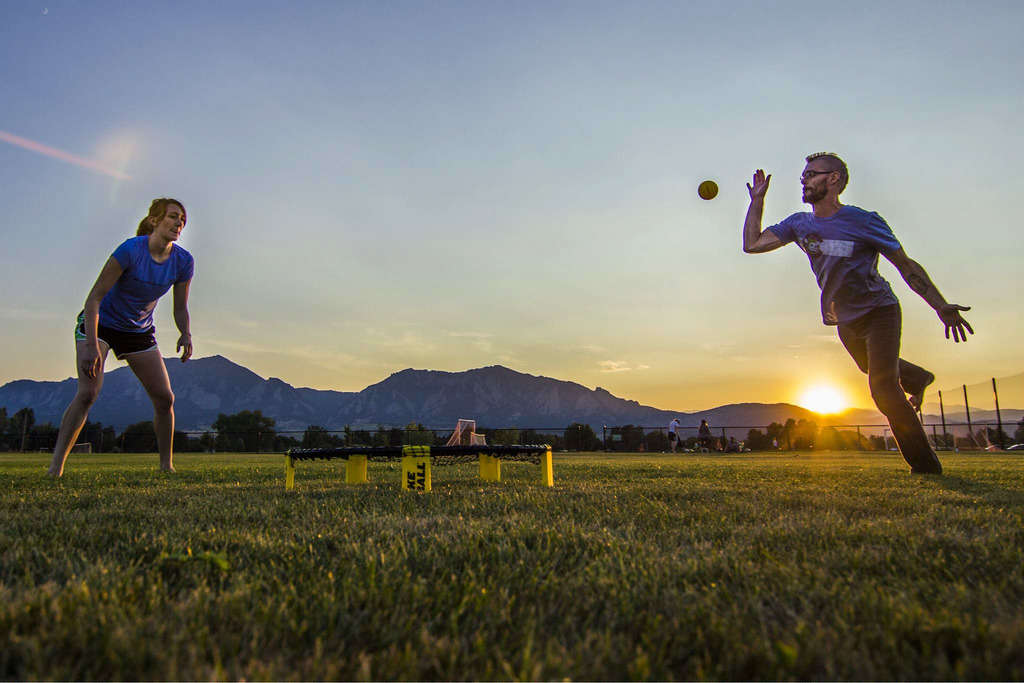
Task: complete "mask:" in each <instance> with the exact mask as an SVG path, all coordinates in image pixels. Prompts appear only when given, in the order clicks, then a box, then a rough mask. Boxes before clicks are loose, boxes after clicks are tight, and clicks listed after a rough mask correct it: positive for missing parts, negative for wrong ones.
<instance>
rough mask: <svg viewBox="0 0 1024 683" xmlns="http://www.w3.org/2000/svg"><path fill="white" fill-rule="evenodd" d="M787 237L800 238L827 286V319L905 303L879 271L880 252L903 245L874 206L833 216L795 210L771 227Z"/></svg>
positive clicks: (788, 239)
mask: <svg viewBox="0 0 1024 683" xmlns="http://www.w3.org/2000/svg"><path fill="white" fill-rule="evenodd" d="M768 229H769V230H771V231H772V232H773V233H775V236H776V237H778V238H779V239H780V240H782V241H783V242H794V241H795V242H796V243H797V244H798V245H799V246H800V248H801V249H803V251H804V253H805V254H807V259H808V260H809V261H810V262H811V270H813V271H814V277H815V278H816V279H817V280H818V286H819V287H820V288H821V318H822V321H823V322H824V323H825V324H826V325H839V324H842V323H847V322H850V321H851V320H854V319H856V318H859V317H860V316H862V315H864V314H865V313H868V312H870V311H871V310H872V309H875V308H878V307H880V306H888V305H891V304H895V303H899V302H898V301H897V299H896V295H895V294H893V293H892V288H891V287H889V283H888V282H886V281H885V279H884V278H883V277H882V276H881V275H879V274H878V254H879V253H880V252H887V251H896V250H897V249H901V248H902V247H901V246H900V243H899V240H897V239H896V236H895V235H894V234H893V232H892V228H890V227H889V224H888V223H886V222H885V220H884V219H883V218H882V217H881V216H879V215H878V214H877V213H874V212H872V211H865V210H864V209H860V208H857V207H856V206H849V205H843V206H842V207H841V208H840V209H839V211H837V212H836V213H835V214H834V215H832V216H829V217H828V218H817V217H815V215H814V214H813V213H810V212H805V213H794V214H793V215H792V216H789V217H788V218H786V219H785V220H784V221H782V222H781V223H779V224H777V225H773V226H771V227H769V228H768Z"/></svg>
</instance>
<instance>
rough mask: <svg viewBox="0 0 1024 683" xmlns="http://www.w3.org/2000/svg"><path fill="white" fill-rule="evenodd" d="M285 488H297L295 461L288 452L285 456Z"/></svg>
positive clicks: (288, 489)
mask: <svg viewBox="0 0 1024 683" xmlns="http://www.w3.org/2000/svg"><path fill="white" fill-rule="evenodd" d="M284 488H285V490H286V491H291V490H292V489H294V488H295V461H294V460H292V456H290V455H288V454H287V453H285V456H284Z"/></svg>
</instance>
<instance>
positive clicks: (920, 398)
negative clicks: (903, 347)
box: [908, 372, 935, 412]
mask: <svg viewBox="0 0 1024 683" xmlns="http://www.w3.org/2000/svg"><path fill="white" fill-rule="evenodd" d="M934 381H935V375H933V374H932V373H930V372H929V373H928V379H926V380H925V382H924V385H922V386H921V389H920V390H919V391H918V392H917V393H916V394H911V395H910V398H909V399H908V400H909V401H910V407H911V408H913V409H914V410H916V411H917V412H921V406H922V405H924V390H925V389H927V388H928V386H929V385H930V384H931V383H932V382H934Z"/></svg>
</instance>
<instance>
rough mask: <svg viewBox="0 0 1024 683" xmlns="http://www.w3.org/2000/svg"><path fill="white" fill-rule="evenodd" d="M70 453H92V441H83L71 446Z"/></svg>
mask: <svg viewBox="0 0 1024 683" xmlns="http://www.w3.org/2000/svg"><path fill="white" fill-rule="evenodd" d="M71 452H72V453H92V442H90V441H84V442H82V443H76V444H75V445H74V446H72V447H71Z"/></svg>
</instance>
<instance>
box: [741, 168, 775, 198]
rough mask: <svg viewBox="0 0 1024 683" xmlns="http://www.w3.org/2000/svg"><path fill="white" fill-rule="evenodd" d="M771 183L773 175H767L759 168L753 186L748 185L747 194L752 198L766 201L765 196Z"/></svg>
mask: <svg viewBox="0 0 1024 683" xmlns="http://www.w3.org/2000/svg"><path fill="white" fill-rule="evenodd" d="M771 182H772V177H771V175H770V174H769V175H765V174H764V170H763V169H760V168H759V169H757V170H756V171H754V180H753V184H751V183H747V192H749V193H750V198H751V199H754V198H760V199H764V194H765V192H767V191H768V184H769V183H771Z"/></svg>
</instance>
